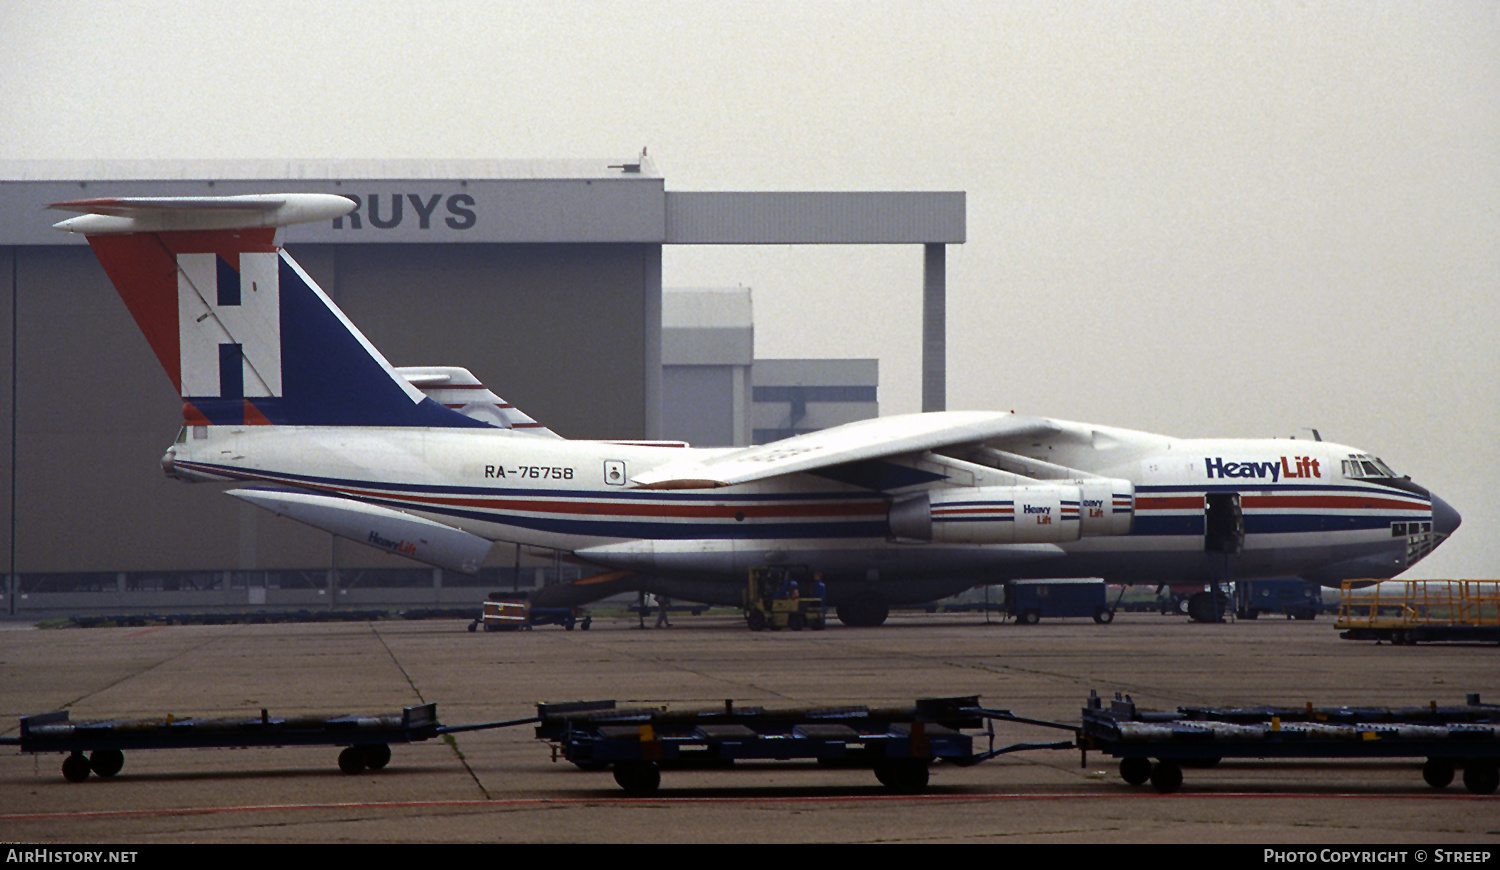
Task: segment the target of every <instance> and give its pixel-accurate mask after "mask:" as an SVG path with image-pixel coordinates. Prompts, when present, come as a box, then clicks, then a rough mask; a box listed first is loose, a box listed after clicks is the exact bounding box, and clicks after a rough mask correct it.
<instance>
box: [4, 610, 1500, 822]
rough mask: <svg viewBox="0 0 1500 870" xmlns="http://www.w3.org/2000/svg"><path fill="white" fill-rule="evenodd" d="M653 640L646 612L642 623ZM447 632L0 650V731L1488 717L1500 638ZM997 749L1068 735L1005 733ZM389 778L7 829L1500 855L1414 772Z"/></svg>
mask: <svg viewBox="0 0 1500 870" xmlns="http://www.w3.org/2000/svg"><path fill="white" fill-rule="evenodd" d="M648 625H649V621H648ZM465 628H466V623H463V622H457V621H422V622H379V623H366V624H317V625H303V624H287V625H233V626H161V627H148V628H118V629H116V628H110V629H89V630H79V629H64V630H12V631H0V686H3V687H4V688H3V690H0V733H3V734H4V735H5V736H16V734H17V730H18V726H17V719H18V718H19V717H20V716H23V715H28V714H33V713H41V712H45V711H49V710H56V709H64V708H66V709H68V710H70V711H71V715H72V717H73V719H74V720H86V719H101V718H117V717H118V718H143V717H157V716H164V715H167V714H173V715H177V716H189V715H191V716H202V717H209V716H230V715H250V714H254V713H257V712H258V711H259V710H260V709H261V708H262V707H265V708H268V709H269V710H270V711H271V713H272V714H273V715H292V714H309V713H344V712H393V711H397V710H399V709H401V708H402V707H405V706H409V705H413V704H421V703H427V702H436V703H437V706H438V715H439V717H440V719H441V721H442V722H443V723H444V724H447V725H460V724H468V723H478V722H488V721H496V720H505V719H519V718H525V717H528V716H532V715H534V714H535V704H536V703H537V702H539V701H550V702H560V701H575V700H592V699H605V698H612V699H616V700H618V701H619V702H621V703H622V704H628V705H654V704H672V705H690V706H706V705H715V704H721V703H722V702H723V700H724V699H726V698H732V699H735V700H736V701H738V702H743V703H755V704H765V705H789V704H841V703H848V704H870V705H890V704H896V705H905V704H910V703H911V702H912V701H913V700H915V699H916V698H918V697H929V696H930V697H936V696H955V695H975V694H977V695H980V696H981V700H982V701H983V703H985V705H986V706H990V707H999V708H1003V709H1008V710H1011V711H1013V712H1015V713H1016V714H1018V715H1022V716H1028V717H1033V718H1038V719H1047V720H1052V721H1061V722H1077V721H1078V718H1079V717H1078V712H1079V708H1080V707H1082V706H1083V704H1084V702H1085V699H1086V698H1087V697H1088V694H1089V691H1090V690H1091V689H1093V690H1098V692H1099V693H1100V695H1102V696H1105V697H1106V698H1108V697H1112V696H1113V693H1114V692H1116V691H1121V692H1126V693H1129V694H1130V695H1131V696H1132V697H1133V698H1134V699H1135V701H1136V702H1137V704H1138V705H1140V706H1141V707H1143V708H1152V709H1162V710H1171V709H1175V708H1176V707H1178V706H1180V705H1189V704H1221V705H1258V704H1280V705H1299V706H1300V705H1302V704H1305V703H1308V702H1311V703H1312V704H1314V705H1317V706H1331V705H1371V706H1415V705H1423V704H1427V703H1428V702H1430V701H1436V702H1437V703H1439V704H1443V705H1454V704H1462V703H1463V702H1464V696H1465V694H1466V693H1470V692H1478V693H1481V695H1482V697H1483V699H1484V700H1485V701H1488V702H1491V703H1493V702H1496V701H1500V647H1497V646H1495V645H1487V646H1481V645H1422V646H1415V647H1393V646H1389V645H1375V644H1373V643H1366V642H1353V641H1345V640H1340V639H1339V638H1338V635H1337V632H1336V631H1335V630H1334V629H1333V627H1332V622H1331V620H1330V619H1328V618H1326V617H1325V618H1321V619H1319V620H1318V621H1315V622H1293V621H1288V620H1284V619H1279V618H1275V619H1271V618H1264V617H1263V618H1262V619H1260V620H1257V621H1251V622H1239V623H1228V624H1222V625H1198V624H1194V623H1189V622H1187V621H1186V620H1185V619H1182V618H1177V617H1164V616H1158V615H1155V614H1125V613H1122V614H1120V615H1119V617H1118V618H1117V619H1116V621H1115V622H1114V623H1113V624H1112V625H1096V624H1094V623H1093V622H1092V621H1089V620H1056V621H1050V622H1049V621H1043V622H1042V623H1041V624H1040V625H1037V626H1019V625H1015V624H1012V623H1003V624H1002V623H998V622H995V621H993V620H992V621H986V619H985V618H984V617H983V616H980V615H927V614H897V615H895V616H893V617H892V618H891V620H890V622H888V623H887V624H886V625H885V626H883V627H881V628H875V629H850V628H846V627H843V626H841V625H838V624H834V625H832V626H830V627H829V629H828V630H826V631H822V632H811V631H804V632H795V633H794V632H774V633H773V632H763V633H759V634H757V633H752V632H750V631H747V630H746V629H745V627H744V622H743V620H741V619H738V618H734V617H727V616H704V617H696V618H695V617H689V616H683V617H680V618H677V619H675V620H674V624H673V627H672V628H671V629H664V630H652V629H649V628H648V629H646V630H641V629H639V628H637V627H636V622H635V620H634V619H628V620H627V619H596V620H595V622H594V625H593V628H592V630H590V631H587V632H585V631H571V632H569V631H564V630H562V629H561V628H557V627H546V628H538V629H536V630H533V631H527V632H515V633H485V632H479V633H470V632H468V631H466V630H465ZM997 732H998V737H997V745H1007V744H1010V743H1015V742H1022V741H1051V740H1058V739H1068V737H1069V735H1068V733H1067V732H1061V731H1048V730H1044V729H1037V728H1034V727H1023V726H1017V725H1012V724H1005V725H1001V726H997ZM392 748H393V751H394V757H393V759H392V761H391V763H390V766H389V767H388V768H386V769H385V770H383V771H380V772H378V773H368V772H367V773H365V774H361V775H357V776H347V775H344V774H342V773H340V772H339V770H338V768H337V766H336V763H335V759H336V757H337V754H338V750H337V749H336V748H334V747H302V748H288V749H246V750H162V751H150V752H127V753H126V762H125V768H124V770H123V771H122V772H121V773H120V774H119V775H118V776H116V777H114V778H113V779H110V780H101V779H99V778H97V777H92V778H90V779H89V780H88V781H87V782H85V783H82V784H72V783H68V782H67V781H65V780H64V779H63V778H62V775H61V774H60V772H59V766H60V764H61V761H62V756H61V755H41V756H31V755H23V754H20V753H19V752H17V751H15V749H14V747H5V748H4V749H3V751H0V839H3V840H7V841H24V842H68V843H85V842H96V843H105V842H113V843H180V842H214V843H224V842H251V843H267V842H275V843H282V842H293V843H336V842H360V843H367V842H424V843H426V842H431V843H443V842H491V843H496V842H641V843H658V842H694V843H736V842H802V841H807V842H862V843H929V842H947V843H954V842H1040V843H1047V842H1075V843H1076V842H1083V843H1100V842H1109V843H1177V842H1183V843H1254V844H1264V845H1289V844H1298V843H1347V844H1362V845H1366V846H1369V845H1373V844H1391V843H1406V844H1426V845H1441V844H1450V843H1483V844H1489V845H1492V846H1494V845H1500V812H1497V810H1500V795H1491V796H1487V797H1476V796H1474V795H1470V794H1469V793H1468V792H1466V791H1464V790H1463V788H1462V786H1461V785H1458V784H1456V783H1455V784H1454V785H1451V786H1449V787H1448V788H1446V789H1444V790H1441V791H1437V790H1433V789H1431V788H1429V787H1428V786H1427V785H1425V784H1424V783H1423V781H1422V778H1421V775H1420V772H1419V767H1420V762H1419V761H1418V760H1402V761H1381V762H1352V761H1327V762H1325V761H1315V762H1310V763H1309V762H1298V763H1292V762H1262V761H1225V762H1223V763H1222V764H1220V765H1218V766H1217V767H1214V768H1212V769H1188V770H1186V771H1185V782H1184V785H1183V789H1182V791H1181V792H1179V793H1177V794H1173V795H1158V794H1156V793H1155V792H1153V791H1152V790H1151V789H1150V788H1149V786H1147V787H1140V788H1132V787H1130V786H1128V785H1126V784H1125V783H1124V782H1123V781H1122V780H1121V779H1120V777H1119V775H1118V767H1117V763H1116V762H1115V761H1114V760H1113V759H1110V758H1109V757H1107V756H1104V755H1102V754H1098V753H1091V754H1090V755H1089V756H1088V757H1087V763H1086V764H1082V763H1081V761H1082V759H1081V758H1080V753H1079V752H1078V751H1076V750H1062V751H1059V750H1045V751H1028V752H1024V753H1019V754H1015V755H1010V756H1005V757H1002V758H1000V759H997V760H993V761H988V762H985V763H983V764H979V765H977V766H975V767H970V768H956V767H951V766H947V765H942V764H939V765H935V766H934V767H933V769H932V786H931V788H930V790H929V791H928V792H927V793H925V794H923V795H919V796H909V797H908V796H894V795H891V794H890V793H888V792H886V791H885V790H884V789H883V788H882V787H880V786H879V785H878V784H877V783H876V781H875V778H874V776H873V775H871V773H870V772H869V771H867V770H837V769H825V768H820V767H818V766H817V765H814V764H800V763H775V764H773V763H765V764H742V765H739V766H737V767H736V768H734V769H732V770H717V771H675V770H668V771H666V772H665V773H664V774H663V777H662V788H661V791H660V792H659V793H658V794H657V795H655V796H653V797H651V798H644V799H635V798H629V797H626V796H625V794H624V792H622V791H620V790H619V788H618V787H617V786H616V785H615V783H614V780H613V778H612V777H611V775H610V774H608V773H590V772H585V771H581V770H578V769H576V768H575V767H574V766H573V765H571V764H568V763H566V762H561V761H557V762H554V761H553V760H552V757H551V754H550V752H549V749H548V747H547V745H546V744H544V743H542V742H541V741H538V740H536V739H535V738H534V737H533V736H532V729H531V728H530V727H528V726H521V727H514V728H507V729H501V730H495V731H479V732H471V733H463V734H457V735H452V736H451V737H450V738H447V739H437V740H430V741H426V742H424V743H418V744H413V745H396V746H393V747H392Z"/></svg>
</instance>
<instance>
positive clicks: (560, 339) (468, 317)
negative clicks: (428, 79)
mask: <svg viewBox="0 0 1500 870" xmlns="http://www.w3.org/2000/svg"><path fill="white" fill-rule="evenodd" d="M282 191H297V192H304V191H305V192H321V193H337V194H342V195H345V196H348V197H350V198H352V199H354V200H355V201H356V202H357V203H358V207H357V208H356V209H355V210H354V211H353V212H352V213H351V214H349V215H347V216H346V217H344V218H340V219H337V220H334V221H331V222H329V223H326V224H314V225H301V226H295V227H289V228H287V229H286V230H285V236H284V242H285V244H286V247H287V249H288V251H289V252H291V254H292V255H293V256H294V257H295V258H296V259H297V261H298V262H299V263H301V264H302V266H303V267H304V268H305V269H306V270H307V271H308V273H309V274H310V275H312V277H313V278H314V279H316V280H317V281H318V282H319V284H320V285H321V286H322V287H323V289H324V290H325V291H327V292H328V293H329V295H330V296H331V297H332V298H333V299H334V301H335V302H336V303H337V304H338V305H339V306H340V307H341V308H343V310H344V311H345V312H346V313H347V314H348V315H349V317H350V319H351V320H352V321H353V322H354V323H356V324H357V325H358V326H359V328H360V329H361V330H362V331H363V332H364V333H365V335H366V336H368V337H369V339H370V340H371V342H372V343H374V345H375V346H376V347H378V348H379V349H380V350H381V351H382V352H384V353H385V354H386V356H387V357H388V358H389V359H390V360H391V362H392V363H393V364H395V365H398V366H399V365H460V366H464V367H466V368H468V369H470V370H471V371H473V372H474V373H475V374H476V375H478V376H479V377H480V378H481V379H482V380H484V381H485V382H486V383H487V384H488V385H490V386H491V387H492V388H493V389H495V391H496V392H498V393H499V394H500V395H502V396H503V397H505V398H506V399H507V400H508V401H510V402H512V403H514V404H516V405H517V406H518V407H520V408H522V409H524V410H525V411H526V412H527V413H528V414H530V415H531V416H532V417H534V418H536V419H538V420H540V421H542V422H543V423H545V424H546V425H548V426H549V427H551V428H552V429H553V430H555V431H557V432H558V433H560V434H563V435H565V436H566V437H573V438H618V439H629V438H656V437H662V436H663V431H662V426H663V423H662V405H663V397H662V363H663V357H662V328H663V323H662V280H663V276H662V249H663V246H664V245H676V244H691V245H760V244H778V245H786V244H902V245H919V246H921V247H922V253H921V256H922V257H923V262H924V273H923V274H924V279H923V280H924V286H923V288H921V292H923V294H924V306H925V307H924V348H925V352H924V374H923V395H924V400H923V403H924V408H925V409H928V410H935V409H940V408H941V407H942V405H943V390H944V382H943V316H944V313H943V311H944V306H943V296H944V288H945V278H944V269H945V257H944V252H945V250H946V246H947V245H949V244H958V243H962V242H963V241H964V233H965V225H964V194H963V193H961V192H883V193H882V192H847V193H816V192H782V193H775V192H772V193H760V192H755V193H750V192H678V191H668V190H666V183H665V179H664V178H663V177H662V176H661V175H660V174H659V173H658V172H657V171H656V170H655V168H654V167H653V166H652V164H651V163H650V162H649V160H647V159H646V158H645V155H644V154H642V155H641V156H640V157H632V158H627V159H621V160H534V161H450V162H442V161H439V162H421V163H418V162H405V161H401V162H386V161H358V160H351V161H328V162H315V161H314V162H287V161H253V162H232V163H231V162H219V161H204V162H194V161H187V162H176V163H161V162H151V163H140V162H108V161H105V162H90V163H87V164H80V163H51V162H30V161H28V162H11V163H0V276H3V277H0V288H3V289H0V367H3V375H0V378H3V382H4V383H5V384H6V385H7V387H8V389H7V390H6V392H7V393H8V397H7V398H6V399H5V400H4V401H0V451H3V452H0V463H4V464H5V466H6V467H7V473H6V475H5V478H6V484H5V487H4V489H3V491H0V571H4V572H5V576H6V583H5V588H4V589H3V590H0V591H3V594H4V596H5V602H4V607H3V608H0V611H3V612H5V613H12V614H17V613H26V612H41V611H45V610H57V609H71V608H77V607H91V608H92V609H96V610H108V609H109V608H111V607H115V606H124V602H126V601H127V600H128V601H129V602H130V604H131V606H145V607H156V608H163V609H170V608H173V607H189V606H191V607H203V606H211V607H239V606H245V605H260V604H265V605H268V606H276V605H279V606H311V607H318V606H335V605H339V606H342V605H344V604H353V603H356V602H358V601H360V600H372V599H370V598H369V596H381V600H386V601H391V600H395V601H398V602H399V601H404V600H410V601H411V602H413V603H443V602H453V601H464V602H468V601H474V600H478V599H479V598H481V597H482V595H483V590H484V589H486V588H493V587H494V586H496V585H497V582H496V579H495V576H494V574H493V572H492V571H491V569H488V568H487V569H486V570H487V572H491V573H489V574H488V575H481V576H480V577H479V578H465V577H460V576H458V575H453V574H446V575H445V572H442V571H436V572H435V571H434V569H430V568H426V567H424V566H418V565H415V564H414V563H411V562H408V561H406V560H401V559H397V558H395V557H390V556H384V555H382V554H380V553H378V552H376V551H374V550H371V549H369V548H366V547H359V546H356V545H352V544H349V545H340V544H338V543H336V542H335V543H334V544H333V545H332V548H331V549H330V538H329V536H328V535H327V534H325V533H323V532H319V531H315V530H312V529H308V528H305V527H302V526H299V525H296V524H294V523H291V522H288V521H286V520H281V519H277V518H275V517H272V516H270V515H268V514H263V513H262V512H260V511H258V510H256V509H255V508H252V507H249V506H248V505H242V504H239V503H238V502H236V501H235V500H234V499H228V498H222V497H219V498H215V497H212V496H211V494H210V493H208V492H206V491H205V490H204V489H203V488H199V487H193V486H186V485H183V484H181V483H179V482H177V481H172V480H168V479H167V478H165V477H164V476H163V475H162V474H161V472H160V470H159V469H158V468H157V467H156V464H155V462H154V461H153V460H154V459H155V458H156V457H157V456H159V455H160V454H161V452H162V451H163V450H165V448H166V447H167V445H168V444H169V443H170V442H171V440H172V438H173V436H174V435H175V432H176V429H177V421H178V420H180V401H179V400H178V398H177V397H176V396H175V395H174V394H173V390H172V388H171V386H170V382H169V381H168V380H167V378H166V376H165V374H164V373H162V372H161V368H160V366H159V365H158V364H157V362H156V360H155V358H154V356H153V355H152V353H151V351H150V349H149V347H148V346H147V344H146V342H145V341H144V340H142V339H141V337H140V335H139V333H138V332H137V331H136V327H135V324H134V322H133V321H132V320H131V318H130V316H129V315H128V313H127V312H126V310H125V307H124V305H123V303H122V302H121V301H120V299H119V297H118V295H117V294H116V293H115V291H114V289H113V287H112V286H111V285H110V284H109V282H108V280H107V278H106V277H105V275H104V272H103V270H102V269H101V268H100V267H99V265H98V263H97V262H96V260H95V259H94V257H93V255H92V253H91V252H90V250H89V249H88V246H87V245H86V244H85V243H84V242H83V240H82V239H80V238H78V237H75V236H72V235H70V234H67V233H62V232H58V231H57V230H54V229H52V227H51V225H52V224H53V223H55V222H56V221H57V220H61V219H63V218H65V217H68V215H67V214H66V213H61V212H52V211H48V210H47V206H48V205H49V204H50V203H53V202H60V201H67V200H77V199H90V198H96V197H109V196H205V195H233V194H246V193H268V192H282ZM918 289H919V288H915V287H914V288H913V292H914V293H915V292H918ZM506 550H507V548H505V547H496V548H495V551H494V552H493V553H492V554H491V557H490V558H491V563H493V565H494V566H495V568H494V570H501V569H505V570H511V568H512V567H513V565H512V561H511V559H510V558H509V557H508V556H507V555H506V553H505V551H506ZM330 564H332V565H335V566H337V569H338V570H332V571H331V570H330V568H329V566H330ZM515 564H516V565H518V564H519V559H517V561H516V563H515ZM511 581H512V582H517V583H520V582H521V581H520V580H519V579H517V578H515V577H512V578H511ZM382 587H386V588H385V589H384V591H381V588H382ZM396 587H400V588H399V590H398V589H397V588H396ZM398 593H399V594H398ZM330 595H332V596H333V598H332V599H331V598H330ZM80 596H82V598H80ZM333 599H336V600H333ZM79 602H85V603H82V604H80V603H79Z"/></svg>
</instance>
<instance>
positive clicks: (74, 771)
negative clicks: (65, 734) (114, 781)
mask: <svg viewBox="0 0 1500 870" xmlns="http://www.w3.org/2000/svg"><path fill="white" fill-rule="evenodd" d="M62 774H63V779H66V780H67V781H68V782H83V781H84V780H86V779H88V778H89V760H88V759H87V758H85V757H84V756H83V753H82V752H75V753H73V754H72V755H69V756H68V757H67V758H64V759H63V763H62Z"/></svg>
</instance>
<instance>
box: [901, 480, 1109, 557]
mask: <svg viewBox="0 0 1500 870" xmlns="http://www.w3.org/2000/svg"><path fill="white" fill-rule="evenodd" d="M1134 513H1135V488H1134V486H1132V485H1131V483H1130V482H1129V481H1125V480H1107V479H1100V480H1088V481H1069V482H1067V483H1037V484H1031V485H1027V486H985V487H973V488H964V487H960V488H955V489H942V490H932V491H929V492H924V493H922V494H921V495H918V496H914V497H912V498H908V499H905V500H902V501H898V502H896V503H895V504H892V505H891V513H890V525H891V534H892V535H894V536H895V537H897V538H906V539H908V540H915V541H937V542H942V543H954V544H1060V543H1066V542H1068V541H1076V540H1078V539H1079V538H1080V537H1083V536H1084V535H1123V534H1127V533H1129V531H1130V526H1131V521H1132V518H1133V516H1134Z"/></svg>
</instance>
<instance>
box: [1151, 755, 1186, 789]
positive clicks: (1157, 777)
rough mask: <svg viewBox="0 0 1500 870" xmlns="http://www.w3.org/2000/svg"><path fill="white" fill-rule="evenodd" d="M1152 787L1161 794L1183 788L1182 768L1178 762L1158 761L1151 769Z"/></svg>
mask: <svg viewBox="0 0 1500 870" xmlns="http://www.w3.org/2000/svg"><path fill="white" fill-rule="evenodd" d="M1151 787H1152V788H1154V789H1156V790H1157V792H1158V793H1160V794H1171V793H1172V792H1174V791H1177V790H1178V789H1179V788H1182V768H1180V767H1178V766H1177V764H1176V762H1172V761H1158V762H1157V763H1156V767H1154V768H1152V769H1151Z"/></svg>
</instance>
